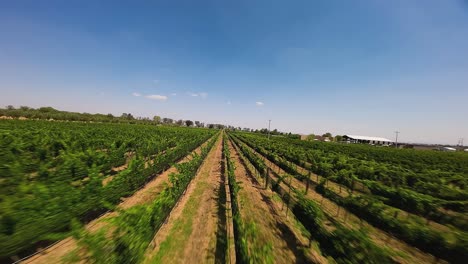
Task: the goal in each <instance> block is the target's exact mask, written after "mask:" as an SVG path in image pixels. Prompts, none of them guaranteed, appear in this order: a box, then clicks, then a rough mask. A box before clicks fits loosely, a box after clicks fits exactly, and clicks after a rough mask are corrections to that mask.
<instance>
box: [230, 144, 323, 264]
mask: <svg viewBox="0 0 468 264" xmlns="http://www.w3.org/2000/svg"><path fill="white" fill-rule="evenodd" d="M228 145H229V151H230V153H231V159H232V160H233V162H234V164H235V167H236V169H235V177H236V181H238V182H239V183H240V185H241V189H240V190H239V193H238V199H239V211H240V215H241V217H242V218H243V219H244V221H245V222H246V223H248V222H251V221H252V222H254V223H255V224H256V225H257V227H258V232H259V235H258V238H257V239H256V241H249V243H259V244H268V243H271V245H272V247H273V250H272V251H271V253H272V255H273V256H272V257H273V259H274V261H275V263H327V261H326V259H325V258H323V257H322V256H320V255H319V254H318V253H317V252H311V251H310V250H308V249H307V248H308V241H307V238H305V237H303V236H302V235H301V233H300V231H298V230H295V229H296V228H295V227H294V226H293V225H291V223H290V222H289V221H287V220H286V215H285V211H284V210H283V211H281V205H279V204H277V203H275V201H273V200H272V199H271V197H272V192H271V191H270V190H265V189H264V188H263V186H261V185H260V184H259V183H258V181H257V180H256V179H255V178H254V177H253V176H252V175H250V174H249V173H248V172H247V170H246V167H245V165H244V163H243V162H242V161H241V159H240V156H239V153H238V151H237V149H235V148H234V146H233V145H232V142H229V143H228ZM237 239H239V238H237Z"/></svg>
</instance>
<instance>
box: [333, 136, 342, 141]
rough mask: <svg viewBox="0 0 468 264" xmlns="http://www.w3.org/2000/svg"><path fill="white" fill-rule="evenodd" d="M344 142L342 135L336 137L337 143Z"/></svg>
mask: <svg viewBox="0 0 468 264" xmlns="http://www.w3.org/2000/svg"><path fill="white" fill-rule="evenodd" d="M342 140H343V136H340V135H336V136H335V141H336V142H340V141H342Z"/></svg>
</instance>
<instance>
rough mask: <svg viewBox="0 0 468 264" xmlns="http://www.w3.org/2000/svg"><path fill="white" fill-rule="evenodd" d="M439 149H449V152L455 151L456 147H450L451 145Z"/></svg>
mask: <svg viewBox="0 0 468 264" xmlns="http://www.w3.org/2000/svg"><path fill="white" fill-rule="evenodd" d="M440 150H441V151H449V152H454V151H457V149H456V148H451V147H441V148H440Z"/></svg>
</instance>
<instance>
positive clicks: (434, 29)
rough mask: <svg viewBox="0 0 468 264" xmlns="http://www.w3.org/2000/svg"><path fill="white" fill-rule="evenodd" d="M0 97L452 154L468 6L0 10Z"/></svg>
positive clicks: (462, 114) (107, 4) (466, 62)
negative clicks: (440, 147) (417, 145)
mask: <svg viewBox="0 0 468 264" xmlns="http://www.w3.org/2000/svg"><path fill="white" fill-rule="evenodd" d="M0 89H1V90H0V91H1V94H2V95H1V96H0V105H9V104H12V105H15V106H20V105H28V106H32V107H38V106H45V105H47V106H53V107H56V108H58V109H63V110H69V111H79V112H91V113H94V112H100V113H113V114H116V115H120V114H121V113H123V112H131V113H132V114H134V115H136V116H153V115H161V116H164V117H171V118H175V119H191V120H201V121H205V122H216V123H224V124H232V125H235V126H241V127H251V128H261V127H266V125H267V123H268V121H267V120H268V119H272V120H273V121H272V128H278V129H279V130H283V131H292V132H297V133H304V134H308V133H312V132H313V133H320V134H321V133H325V132H327V131H329V132H332V133H333V134H361V135H371V136H383V137H388V138H393V137H394V134H393V131H395V130H399V131H401V134H400V138H401V139H402V140H403V141H410V142H415V141H416V142H434V143H436V142H438V143H452V144H455V143H456V142H457V141H458V138H462V137H464V138H465V141H468V121H467V120H468V118H467V114H468V2H467V1H461V0H459V1H457V0H443V1H442V0H419V1H416V0H395V1H385V0H367V1H364V0H357V1H345V0H340V1H338V0H327V1H325V0H324V1H271V0H270V1H263V0H262V1H149V0H148V1H85V0H82V1H53V0H48V1H22V0H18V1H1V2H0ZM136 95H137V96H136Z"/></svg>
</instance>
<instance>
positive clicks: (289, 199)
mask: <svg viewBox="0 0 468 264" xmlns="http://www.w3.org/2000/svg"><path fill="white" fill-rule="evenodd" d="M292 177H293V176H291V175H290V176H289V193H288V206H287V208H286V218H288V211H289V206H291V181H292Z"/></svg>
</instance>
